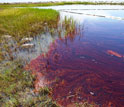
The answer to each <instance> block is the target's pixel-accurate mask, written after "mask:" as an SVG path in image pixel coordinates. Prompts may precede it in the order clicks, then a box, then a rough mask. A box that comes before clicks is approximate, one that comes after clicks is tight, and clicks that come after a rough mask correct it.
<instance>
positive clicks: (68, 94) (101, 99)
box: [29, 10, 124, 107]
mask: <svg viewBox="0 0 124 107" xmlns="http://www.w3.org/2000/svg"><path fill="white" fill-rule="evenodd" d="M70 11H72V10H70ZM79 11H80V12H82V11H81V10H79ZM91 11H92V10H91ZM85 12H86V11H85ZM87 12H90V11H87ZM92 12H94V11H92ZM92 12H91V13H92ZM101 12H102V13H103V12H104V13H105V15H111V16H112V15H113V16H115V17H116V16H117V17H118V16H119V17H121V18H123V17H124V15H123V14H121V13H122V12H124V10H118V11H117V10H116V11H115V10H109V11H107V10H105V11H104V10H101V11H98V12H94V13H95V14H96V13H100V14H101ZM65 15H68V17H70V16H71V17H73V18H74V19H77V22H78V24H80V32H79V33H74V34H70V35H68V36H66V37H63V38H62V37H61V38H59V37H58V38H57V39H56V40H55V41H53V42H52V43H51V44H50V45H49V49H48V52H47V54H46V55H40V56H38V57H37V58H36V59H34V60H32V61H31V62H30V64H29V65H30V68H31V69H32V70H33V72H37V73H38V74H39V76H38V75H37V76H38V79H39V81H40V82H41V81H42V82H43V79H42V78H43V77H45V79H46V80H45V82H46V84H47V85H49V86H50V87H52V88H53V94H52V96H53V98H54V99H55V100H56V101H57V102H58V103H59V104H61V105H63V106H64V107H66V106H68V105H70V104H72V103H75V102H83V101H84V100H86V101H88V102H90V103H93V102H94V103H96V104H97V105H98V106H100V107H123V106H124V21H123V20H116V19H109V18H105V17H96V16H89V15H80V14H72V13H66V12H61V17H63V16H65ZM78 27H79V26H78ZM40 82H39V83H36V84H38V85H39V86H40ZM44 84H45V83H44ZM42 85H43V84H42ZM42 85H41V86H42Z"/></svg>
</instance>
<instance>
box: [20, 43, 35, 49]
mask: <svg viewBox="0 0 124 107" xmlns="http://www.w3.org/2000/svg"><path fill="white" fill-rule="evenodd" d="M34 46H35V45H34V44H31V43H27V44H23V45H21V47H22V48H27V49H28V48H33V47H34Z"/></svg>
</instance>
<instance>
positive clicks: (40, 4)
mask: <svg viewBox="0 0 124 107" xmlns="http://www.w3.org/2000/svg"><path fill="white" fill-rule="evenodd" d="M72 4H84V5H124V2H121V3H115V2H80V1H75V2H47V3H40V2H39V3H14V4H9V3H1V4H0V8H6V7H39V6H56V5H72Z"/></svg>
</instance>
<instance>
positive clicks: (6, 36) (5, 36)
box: [3, 35, 12, 38]
mask: <svg viewBox="0 0 124 107" xmlns="http://www.w3.org/2000/svg"><path fill="white" fill-rule="evenodd" d="M3 37H4V38H11V37H12V36H11V35H4V36H3Z"/></svg>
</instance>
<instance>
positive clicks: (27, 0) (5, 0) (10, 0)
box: [0, 0, 124, 3]
mask: <svg viewBox="0 0 124 107" xmlns="http://www.w3.org/2000/svg"><path fill="white" fill-rule="evenodd" d="M49 1H54V2H55V1H91V2H95V1H107V2H111V1H112V2H124V0H0V3H13V2H49Z"/></svg>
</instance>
